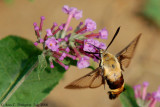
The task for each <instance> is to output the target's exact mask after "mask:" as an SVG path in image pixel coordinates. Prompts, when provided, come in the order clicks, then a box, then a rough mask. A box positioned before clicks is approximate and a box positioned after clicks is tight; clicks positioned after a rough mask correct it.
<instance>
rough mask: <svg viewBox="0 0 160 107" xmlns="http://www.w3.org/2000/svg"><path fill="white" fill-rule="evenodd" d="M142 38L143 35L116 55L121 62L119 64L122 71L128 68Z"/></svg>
mask: <svg viewBox="0 0 160 107" xmlns="http://www.w3.org/2000/svg"><path fill="white" fill-rule="evenodd" d="M140 37H141V34H139V35H138V36H137V37H136V38H135V39H134V40H133V41H132V42H131V43H130V44H129V45H128V46H126V47H125V48H124V49H123V50H122V51H120V52H119V53H117V54H116V57H117V59H118V60H119V63H120V65H121V68H122V70H123V68H127V67H128V66H129V64H130V62H131V59H132V57H133V55H134V52H135V49H136V46H137V44H138V41H139V38H140Z"/></svg>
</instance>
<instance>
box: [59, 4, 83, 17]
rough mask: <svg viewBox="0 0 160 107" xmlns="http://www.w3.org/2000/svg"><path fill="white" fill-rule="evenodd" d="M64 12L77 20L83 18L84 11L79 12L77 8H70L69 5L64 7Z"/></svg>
mask: <svg viewBox="0 0 160 107" xmlns="http://www.w3.org/2000/svg"><path fill="white" fill-rule="evenodd" d="M62 10H63V12H64V13H66V14H69V15H72V16H73V17H74V18H76V19H77V20H78V19H80V18H81V17H82V10H77V8H75V7H69V6H67V5H64V6H63V8H62Z"/></svg>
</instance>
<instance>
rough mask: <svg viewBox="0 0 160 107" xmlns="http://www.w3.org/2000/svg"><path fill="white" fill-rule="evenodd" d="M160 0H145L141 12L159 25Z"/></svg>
mask: <svg viewBox="0 0 160 107" xmlns="http://www.w3.org/2000/svg"><path fill="white" fill-rule="evenodd" d="M159 13H160V0H147V1H146V4H145V6H144V10H143V14H144V16H145V17H147V18H148V19H150V20H152V21H153V22H154V23H156V24H157V25H158V26H160V14H159Z"/></svg>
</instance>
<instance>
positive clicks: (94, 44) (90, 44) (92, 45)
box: [83, 39, 106, 52]
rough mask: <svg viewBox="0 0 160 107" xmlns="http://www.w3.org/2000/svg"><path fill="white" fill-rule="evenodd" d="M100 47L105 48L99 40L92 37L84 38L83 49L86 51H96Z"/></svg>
mask: <svg viewBox="0 0 160 107" xmlns="http://www.w3.org/2000/svg"><path fill="white" fill-rule="evenodd" d="M98 48H100V49H106V45H105V44H104V43H102V42H99V41H98V40H94V39H86V40H84V47H83V50H84V51H87V52H96V50H97V49H98Z"/></svg>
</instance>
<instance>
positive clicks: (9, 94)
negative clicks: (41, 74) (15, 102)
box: [0, 61, 38, 107]
mask: <svg viewBox="0 0 160 107" xmlns="http://www.w3.org/2000/svg"><path fill="white" fill-rule="evenodd" d="M37 66H38V61H36V62H35V64H34V65H33V66H32V67H31V68H30V69H29V71H28V72H27V73H26V74H25V75H24V76H23V77H22V78H21V79H20V80H19V81H18V83H17V84H16V85H15V86H14V87H13V89H12V90H11V91H10V92H8V94H7V95H6V97H5V98H4V99H3V101H2V103H1V105H0V107H3V105H4V104H5V103H6V102H7V101H8V100H9V99H10V97H11V96H12V95H13V94H14V93H15V91H16V90H17V89H18V88H19V87H20V86H21V85H22V83H23V82H24V81H25V80H26V78H27V77H28V76H29V74H30V73H31V72H32V71H33V70H34V69H35V68H36V67H37Z"/></svg>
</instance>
